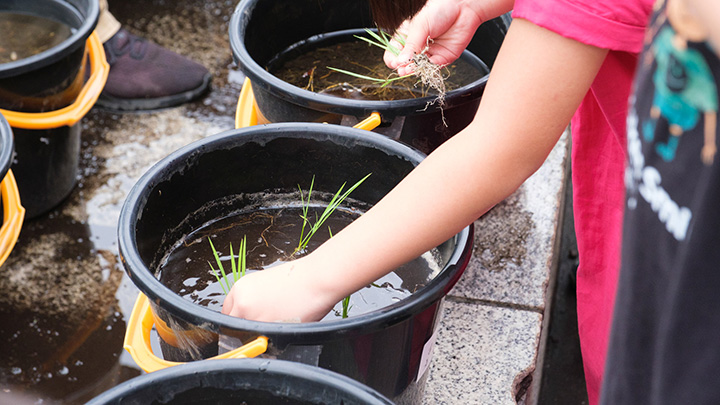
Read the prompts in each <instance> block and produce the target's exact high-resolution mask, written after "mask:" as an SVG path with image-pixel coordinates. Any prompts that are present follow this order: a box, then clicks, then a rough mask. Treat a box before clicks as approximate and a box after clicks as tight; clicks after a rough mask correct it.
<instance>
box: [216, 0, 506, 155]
mask: <svg viewBox="0 0 720 405" xmlns="http://www.w3.org/2000/svg"><path fill="white" fill-rule="evenodd" d="M374 26H375V25H374V23H373V20H372V18H371V15H370V10H369V7H368V2H367V1H364V0H276V1H262V0H241V1H240V2H239V3H238V5H237V7H236V9H235V12H234V14H233V16H232V18H231V20H230V46H231V49H232V52H233V57H234V59H235V62H236V63H237V65H238V66H239V68H240V69H241V70H242V72H243V73H244V74H245V75H246V76H247V78H248V79H249V82H250V83H251V85H252V89H253V93H254V97H255V100H254V102H255V104H256V109H257V114H258V123H261V124H262V123H268V122H325V123H331V124H340V125H348V126H351V125H355V123H357V122H358V121H361V120H362V119H364V118H366V117H368V116H369V115H370V114H372V113H373V112H376V113H379V114H380V116H381V119H382V124H381V125H380V126H378V127H377V128H376V129H375V130H374V131H375V132H378V133H381V134H384V135H386V136H388V137H390V138H392V139H395V140H399V141H402V142H404V143H407V144H408V145H411V146H413V147H415V148H417V149H419V150H420V151H422V152H423V153H426V154H427V153H429V152H431V151H432V150H434V149H435V148H437V147H438V146H439V145H440V144H441V143H442V142H444V141H445V140H447V139H448V138H450V137H451V136H452V135H454V134H456V133H457V132H459V131H460V130H462V129H463V128H465V127H466V126H467V125H468V124H469V123H470V122H471V121H472V119H473V117H474V116H475V112H476V110H477V107H478V105H479V103H480V98H481V96H482V94H483V91H484V90H485V83H486V82H487V79H488V73H489V69H490V68H491V67H492V65H493V63H494V61H495V57H496V55H497V52H498V50H499V48H500V45H501V43H502V41H503V39H504V37H505V32H506V31H507V28H508V27H509V16H507V15H506V16H503V17H501V18H497V19H494V20H491V21H488V22H486V23H484V24H483V25H481V26H480V28H479V29H478V30H477V32H476V34H475V36H474V37H473V39H472V41H471V42H470V44H469V45H468V47H467V50H466V51H465V52H464V53H463V56H462V57H461V58H462V59H463V60H466V61H467V62H468V63H469V64H471V65H473V66H475V67H476V69H477V70H478V71H479V72H480V74H478V75H477V79H475V80H472V81H471V82H469V83H467V84H465V85H463V86H461V87H459V88H456V89H454V90H451V91H448V92H447V94H446V95H445V99H444V104H443V105H442V107H441V105H440V103H438V102H434V100H435V97H434V96H424V97H408V98H396V99H393V100H368V99H351V98H343V97H336V96H333V95H328V94H321V93H318V92H313V91H310V90H309V89H305V88H301V87H299V86H296V85H293V84H290V83H288V82H286V81H283V80H281V79H280V78H278V77H276V76H274V75H273V74H272V73H270V72H269V71H268V68H269V67H270V66H271V65H274V64H275V63H276V60H277V59H278V57H282V55H290V54H293V53H294V52H297V51H298V50H301V49H305V47H307V46H308V44H312V43H315V42H322V43H327V42H330V43H334V42H337V41H345V39H346V38H348V37H349V38H352V36H353V35H364V29H365V28H372V27H374ZM278 33H282V34H281V35H278ZM358 69H360V71H359V72H358V73H366V72H365V71H363V70H362V67H358Z"/></svg>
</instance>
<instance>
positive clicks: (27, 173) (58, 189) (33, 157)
mask: <svg viewBox="0 0 720 405" xmlns="http://www.w3.org/2000/svg"><path fill="white" fill-rule="evenodd" d="M83 49H85V51H84V53H85V58H84V60H85V61H87V62H88V66H89V67H90V75H89V78H88V80H87V81H86V82H85V83H84V85H83V86H82V88H81V89H80V92H79V93H78V94H77V97H76V99H75V100H74V101H73V102H72V103H71V104H70V105H68V106H65V107H63V108H59V109H56V110H52V111H45V112H23V111H13V110H6V109H0V113H2V114H3V115H4V116H5V118H6V119H7V121H8V122H9V123H10V126H11V127H12V130H13V134H14V138H15V158H14V160H13V163H12V169H13V172H14V173H15V176H16V178H17V183H18V189H19V190H20V197H21V200H22V202H23V205H24V206H25V208H26V210H27V217H28V218H33V217H37V216H39V215H41V214H44V213H46V212H47V211H49V210H51V209H52V208H54V207H55V206H57V205H58V204H60V203H61V202H62V201H63V200H64V199H65V198H66V197H67V196H68V195H69V194H70V192H71V191H72V190H73V188H74V187H75V184H76V183H77V175H78V167H79V162H80V136H81V123H80V121H81V120H82V118H83V117H84V116H85V115H86V114H87V113H88V111H90V109H91V108H92V107H93V105H94V104H95V101H97V99H98V97H99V96H100V93H101V92H102V90H103V87H104V86H105V81H106V80H107V76H108V72H109V69H110V67H109V66H108V64H107V61H106V59H105V51H104V50H103V45H102V42H101V41H100V39H99V37H98V36H97V34H95V33H93V34H92V35H90V37H89V38H88V39H87V45H86V46H85V47H84V48H83Z"/></svg>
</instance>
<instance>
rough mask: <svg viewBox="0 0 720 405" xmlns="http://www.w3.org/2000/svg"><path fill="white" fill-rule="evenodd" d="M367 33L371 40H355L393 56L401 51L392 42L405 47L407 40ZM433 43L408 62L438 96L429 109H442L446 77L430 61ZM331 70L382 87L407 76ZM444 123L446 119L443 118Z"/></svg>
mask: <svg viewBox="0 0 720 405" xmlns="http://www.w3.org/2000/svg"><path fill="white" fill-rule="evenodd" d="M365 32H367V33H368V35H370V37H371V38H367V37H363V36H359V35H355V38H358V39H360V40H362V41H365V42H367V43H369V44H371V45H374V46H377V47H379V48H381V49H383V50H385V51H388V52H391V53H392V54H393V55H395V56H398V55H399V54H400V50H399V49H398V48H397V47H395V46H393V44H392V40H393V39H395V41H397V42H398V43H399V44H400V45H402V46H405V38H404V37H403V36H402V35H395V36H394V37H393V36H391V35H389V34H387V33H386V32H384V31H382V30H380V29H378V32H377V33H376V32H374V31H373V30H370V29H368V28H366V29H365ZM431 42H432V39H430V38H428V40H427V44H426V46H425V49H423V50H422V52H420V53H418V54H416V55H414V56H413V57H412V59H411V60H410V61H409V62H408V65H412V67H413V73H412V75H415V76H417V77H418V79H419V82H420V83H422V85H423V86H425V87H427V88H432V89H434V90H435V91H436V92H437V94H438V96H437V97H436V98H435V99H434V100H432V101H431V102H429V103H428V104H427V106H426V107H425V108H426V109H427V107H429V106H430V105H431V104H434V103H438V104H439V106H440V107H441V110H442V107H443V105H444V104H445V93H446V88H445V77H444V76H443V73H442V72H443V70H442V69H443V67H442V66H440V65H437V64H435V63H433V62H432V61H430V58H429V57H428V55H427V52H428V50H429V48H430V43H431ZM327 68H328V69H330V70H334V71H336V72H340V73H344V74H347V75H350V76H353V77H357V78H360V79H365V80H369V81H373V82H376V83H381V85H380V87H385V86H387V85H388V84H390V83H392V82H394V81H395V80H399V79H402V78H405V77H407V76H390V77H386V78H377V77H371V76H367V75H362V74H359V73H355V72H350V71H348V70H343V69H336V68H333V67H330V66H328V67H327ZM443 121H444V117H443Z"/></svg>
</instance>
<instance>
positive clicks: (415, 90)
mask: <svg viewBox="0 0 720 405" xmlns="http://www.w3.org/2000/svg"><path fill="white" fill-rule="evenodd" d="M363 36H366V37H367V34H364V35H363ZM383 52H384V51H383V50H382V49H381V48H379V47H377V46H374V45H371V44H368V43H367V42H365V41H362V40H360V39H357V38H355V37H353V36H351V35H347V36H340V37H328V38H321V39H318V40H313V41H308V42H307V43H304V44H301V45H298V46H292V47H290V48H289V49H288V50H287V51H284V52H282V53H281V54H280V55H278V56H277V57H276V58H275V59H273V60H272V61H271V62H270V63H269V64H268V66H267V69H268V71H269V72H270V73H272V74H273V75H275V76H276V77H278V78H279V79H281V80H283V81H285V82H287V83H289V84H292V85H294V86H296V87H300V88H302V89H305V90H309V91H313V92H316V93H320V94H328V95H333V96H337V97H343V98H348V99H358V100H403V99H410V98H420V97H426V96H437V95H438V94H437V92H436V91H435V90H433V89H431V88H423V86H422V85H421V84H420V83H419V82H418V78H417V77H414V76H409V77H406V78H403V79H400V80H396V81H393V82H392V83H390V84H388V85H386V86H383V83H379V82H373V81H370V80H367V79H363V78H358V77H354V76H351V75H347V74H345V73H341V72H337V71H333V70H331V69H329V68H328V67H333V68H336V69H342V70H346V71H349V72H353V73H357V74H361V75H364V76H369V77H374V78H378V79H387V78H392V77H397V73H395V72H394V71H393V70H392V69H390V68H388V67H387V66H386V65H385V63H384V62H383ZM470 59H471V58H469V57H468V56H467V55H464V56H463V57H461V58H459V59H458V60H457V61H455V62H454V63H452V64H450V65H448V66H446V67H445V68H444V69H443V73H444V74H443V76H444V77H445V91H446V92H448V91H452V90H455V89H458V88H460V87H462V86H465V85H468V84H470V83H472V82H474V81H476V80H478V79H480V78H482V77H483V76H484V75H486V74H487V73H488V70H487V68H486V67H485V66H484V65H483V64H482V63H479V60H472V61H471V60H470Z"/></svg>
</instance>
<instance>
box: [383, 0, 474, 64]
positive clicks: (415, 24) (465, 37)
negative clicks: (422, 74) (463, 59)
mask: <svg viewBox="0 0 720 405" xmlns="http://www.w3.org/2000/svg"><path fill="white" fill-rule="evenodd" d="M477 3H478V2H477V1H465V0H429V1H428V2H427V4H426V5H425V7H423V9H422V10H420V11H419V12H418V13H417V14H416V15H415V17H413V18H412V19H410V20H407V21H405V22H404V23H403V24H402V25H401V26H400V28H398V33H399V34H400V35H403V36H404V37H405V47H404V48H402V50H401V52H400V55H399V56H397V57H396V56H395V55H393V54H392V53H391V52H389V51H387V52H385V55H384V60H385V64H386V65H387V66H388V67H389V68H391V69H397V73H398V74H399V75H400V76H405V75H407V74H410V73H412V65H408V62H409V61H410V60H411V59H412V57H413V56H414V55H415V54H420V53H422V52H424V51H425V52H426V53H427V56H428V57H429V58H430V61H432V62H434V63H435V64H438V65H441V66H444V65H447V64H449V63H451V62H453V61H455V60H456V59H457V58H459V57H460V54H462V52H463V50H465V47H467V45H468V44H469V43H470V40H471V39H472V37H473V35H475V30H476V29H477V28H478V27H479V26H480V24H481V23H482V22H483V21H484V20H483V18H482V16H481V13H480V10H478V9H476V8H477V7H476V5H477ZM479 3H482V2H479ZM471 5H472V6H471ZM429 39H430V40H429ZM395 45H396V46H397V45H398V44H395ZM426 48H427V50H426Z"/></svg>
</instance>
